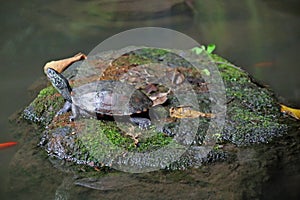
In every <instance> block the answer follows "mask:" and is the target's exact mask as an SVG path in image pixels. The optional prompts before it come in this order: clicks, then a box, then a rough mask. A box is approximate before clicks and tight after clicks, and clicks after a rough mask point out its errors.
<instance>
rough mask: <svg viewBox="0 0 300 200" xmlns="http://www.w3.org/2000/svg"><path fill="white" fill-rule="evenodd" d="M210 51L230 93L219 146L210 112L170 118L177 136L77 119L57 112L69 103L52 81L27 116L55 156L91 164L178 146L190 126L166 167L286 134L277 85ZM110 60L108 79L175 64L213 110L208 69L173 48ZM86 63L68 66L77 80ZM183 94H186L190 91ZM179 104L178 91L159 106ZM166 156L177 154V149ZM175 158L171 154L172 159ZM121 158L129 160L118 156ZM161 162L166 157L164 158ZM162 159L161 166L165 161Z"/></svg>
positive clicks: (170, 126)
mask: <svg viewBox="0 0 300 200" xmlns="http://www.w3.org/2000/svg"><path fill="white" fill-rule="evenodd" d="M187 51H188V50H187ZM111 53H115V52H111ZM106 56H107V57H108V58H111V57H113V56H110V55H109V53H108V55H106ZM208 56H209V57H210V58H211V60H210V61H209V62H211V63H213V64H215V65H216V66H217V69H218V70H219V72H220V75H221V77H222V79H223V82H224V86H225V89H226V90H225V95H226V99H227V102H226V107H227V113H226V115H225V124H224V127H223V129H222V131H216V132H215V133H213V134H212V137H213V138H214V139H215V140H216V143H215V144H214V148H213V149H211V148H209V149H207V148H205V137H206V131H207V130H208V126H209V122H210V121H211V119H210V118H202V117H198V118H197V120H196V121H195V120H193V119H180V120H179V119H177V120H173V121H171V122H170V123H168V127H164V128H168V129H169V130H170V131H172V132H173V133H176V134H177V136H176V134H175V136H174V137H171V136H166V135H165V134H164V133H163V132H162V131H158V130H157V129H156V127H151V128H149V129H148V130H146V131H141V130H138V128H134V127H133V126H132V125H131V124H128V123H123V124H121V125H120V124H118V125H117V124H116V122H114V121H110V120H105V119H103V120H94V119H81V120H78V121H77V122H76V123H74V122H69V120H68V119H69V118H68V117H69V115H70V113H67V114H64V115H61V116H58V117H55V113H56V112H57V111H58V110H59V109H60V108H61V107H62V106H63V104H64V100H63V98H62V97H61V96H60V95H59V94H58V92H57V91H56V90H55V89H54V88H53V87H52V86H51V85H50V84H49V86H48V87H46V88H44V89H43V90H41V91H40V93H39V94H38V96H37V97H36V98H35V99H34V100H33V102H32V103H31V104H30V105H29V106H28V107H27V108H26V109H25V110H24V112H23V118H24V119H26V120H28V121H30V122H32V123H35V124H39V125H40V129H41V142H40V145H41V146H42V147H43V148H45V150H46V151H47V152H48V154H49V155H50V156H54V157H57V158H59V159H66V160H68V161H72V162H75V163H78V164H84V165H89V166H112V165H113V164H114V163H113V162H117V161H116V160H118V159H119V158H118V159H117V158H115V157H113V156H109V155H115V153H116V152H118V155H124V154H126V153H131V152H137V153H143V152H146V151H155V150H157V149H160V148H164V147H166V146H171V147H172V148H174V149H176V148H177V146H176V145H177V144H176V142H174V138H176V137H177V139H178V137H179V136H178V135H185V134H186V133H185V132H188V131H190V130H189V127H195V128H196V129H197V130H196V134H195V137H193V138H191V139H190V141H186V142H187V143H188V144H189V147H188V148H187V149H186V151H185V152H184V153H183V154H182V155H181V157H180V159H177V160H174V162H172V163H171V164H170V165H168V166H166V165H163V164H161V166H162V167H163V168H171V169H179V168H183V167H187V166H198V165H201V164H202V163H203V162H213V161H215V160H220V159H225V158H226V157H227V156H228V154H229V153H228V152H226V150H224V149H222V148H221V147H222V146H226V145H234V146H237V147H238V146H245V145H251V144H258V143H267V142H270V141H272V140H273V139H274V138H275V137H277V136H281V135H283V134H285V133H286V131H287V128H288V122H287V121H286V119H285V118H284V117H283V116H282V114H281V113H280V107H279V104H278V102H277V99H276V98H275V96H274V94H273V93H272V91H270V90H269V89H268V88H266V87H264V86H262V85H261V84H259V83H258V82H256V81H255V80H254V79H253V78H252V77H251V76H249V75H248V74H247V73H246V72H245V71H243V70H241V69H239V68H237V67H236V66H234V65H232V64H231V63H229V62H228V61H226V60H225V59H223V58H221V57H219V56H217V55H213V54H210V55H208ZM107 62H108V61H107ZM195 62H201V59H199V60H195ZM108 63H111V65H110V67H109V68H107V70H106V71H105V72H104V73H103V74H104V75H103V76H102V77H101V79H102V80H104V79H117V80H118V79H119V78H120V77H122V76H120V71H123V72H126V71H128V70H129V69H134V68H135V67H136V66H139V65H145V64H148V63H163V64H165V65H167V66H169V67H171V68H175V69H176V70H178V71H180V73H182V74H183V75H184V77H185V79H186V80H187V81H188V82H189V83H190V84H191V85H193V90H194V91H196V92H195V93H196V96H197V101H198V103H199V109H200V110H201V111H202V112H204V113H210V112H211V108H210V103H211V101H213V100H212V99H211V98H210V96H209V95H208V93H209V91H208V90H207V88H206V86H205V81H203V76H205V75H204V74H203V73H205V72H199V71H197V70H196V71H195V70H193V67H192V65H191V63H190V62H188V61H186V60H185V59H183V58H182V57H180V56H178V55H176V54H174V53H172V52H170V51H168V50H162V49H152V48H135V49H133V50H132V51H128V52H126V53H124V54H120V55H119V56H118V58H116V59H114V60H110V61H109V62H108ZM80 64H81V63H80V62H77V63H74V64H73V65H72V66H70V67H69V68H68V69H67V70H66V71H65V72H64V75H65V76H66V77H67V78H68V79H69V80H70V81H71V84H72V80H74V74H76V73H77V70H78V67H79V66H80ZM116 69H117V70H116ZM208 75H209V74H208ZM120 79H121V78H120ZM158 90H159V89H158ZM181 95H182V96H184V95H185V94H184V93H183V94H181ZM179 104H180V102H178V101H177V100H176V98H175V96H174V95H172V94H168V100H167V103H165V104H163V105H162V106H160V107H159V108H160V109H161V112H162V115H163V116H165V115H166V114H165V112H168V110H169V109H170V107H173V106H180V105H179ZM158 113H159V112H158ZM168 117H169V116H168ZM180 123H181V124H182V123H183V124H184V125H185V126H186V128H185V126H183V128H182V127H181V128H179V124H180ZM81 124H83V126H81ZM120 126H121V127H120ZM89 129H91V130H89ZM85 132H88V134H85ZM141 132H143V133H141ZM91 133H92V134H91ZM120 149H121V150H120ZM120 151H121V152H120ZM203 155H206V156H203ZM165 156H166V157H172V155H171V153H170V154H168V155H165ZM172 159H173V158H170V160H172ZM172 161H173V160H172ZM118 162H123V161H120V160H118ZM124 162H125V161H124ZM126 162H129V161H126ZM130 162H133V165H135V164H136V165H140V167H144V166H147V165H148V164H149V165H150V164H151V163H147V162H146V163H145V161H143V160H141V159H136V160H131V161H130ZM157 162H162V163H163V162H164V161H163V160H162V161H157ZM141 163H142V164H141ZM121 164H122V163H121ZM123 164H124V163H123ZM157 165H158V166H160V163H158V164H157Z"/></svg>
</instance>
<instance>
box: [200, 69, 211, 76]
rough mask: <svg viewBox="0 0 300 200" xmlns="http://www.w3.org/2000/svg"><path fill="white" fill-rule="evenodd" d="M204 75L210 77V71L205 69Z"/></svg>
mask: <svg viewBox="0 0 300 200" xmlns="http://www.w3.org/2000/svg"><path fill="white" fill-rule="evenodd" d="M202 73H203V74H205V75H206V76H210V71H209V70H208V69H203V70H202Z"/></svg>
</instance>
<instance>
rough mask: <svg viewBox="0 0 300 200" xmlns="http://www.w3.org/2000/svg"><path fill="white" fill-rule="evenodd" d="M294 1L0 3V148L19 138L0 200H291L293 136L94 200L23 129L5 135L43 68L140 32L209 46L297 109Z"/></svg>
mask: <svg viewBox="0 0 300 200" xmlns="http://www.w3.org/2000/svg"><path fill="white" fill-rule="evenodd" d="M296 1H297V0H289V1H288V3H287V1H285V2H283V1H279V0H264V1H259V0H246V1H238V0H228V1H226V2H220V1H215V0H201V1H196V0H195V1H191V0H189V1H187V2H189V6H187V4H185V3H184V2H183V0H168V1H158V0H152V1H146V0H142V1H127V0H118V1H117V0H113V1H108V0H102V1H93V0H90V1H70V0H66V1H51V2H47V4H45V2H44V1H37V0H31V1H22V2H19V1H18V2H17V1H5V2H2V4H1V7H0V15H1V17H0V22H1V37H0V44H1V47H0V56H1V61H2V67H1V68H0V74H1V79H0V81H1V86H2V87H0V93H1V94H2V95H1V98H0V105H1V112H0V127H1V133H2V134H0V143H1V142H5V141H9V140H13V136H12V135H11V134H9V133H11V132H17V134H19V135H22V139H20V145H19V146H18V148H19V150H18V151H17V148H15V149H9V150H5V151H0V158H1V162H0V174H1V187H0V199H7V196H10V197H11V198H10V199H41V198H43V199H54V197H55V194H56V193H57V194H58V195H60V194H62V193H59V192H60V191H65V193H64V195H66V196H65V197H66V198H67V197H68V198H69V199H76V198H77V199H80V198H79V197H81V198H83V196H85V197H87V198H89V199H97V198H100V197H102V198H103V199H107V198H111V199H113V198H120V197H125V198H127V199H132V198H136V197H139V198H143V199H147V198H148V199H150V198H158V196H157V195H156V194H161V199H164V198H165V199H166V198H171V197H174V198H180V197H182V198H183V197H187V196H188V197H190V198H191V199H199V198H200V199H201V198H214V197H215V198H214V199H216V198H217V199H218V197H219V198H224V199H226V197H228V198H232V195H234V197H236V198H237V199H241V198H244V197H245V196H243V195H248V196H246V197H249V196H250V197H257V195H258V194H260V193H263V197H264V199H272V198H273V199H276V198H278V197H280V196H279V193H280V192H284V193H286V194H287V193H290V196H288V195H286V196H285V197H288V198H291V199H292V198H294V197H296V196H295V195H297V190H296V189H295V188H297V187H296V186H297V181H298V182H299V159H297V158H299V157H300V156H299V145H298V144H299V133H298V136H297V132H296V131H294V134H291V135H290V137H288V138H283V139H282V140H281V142H278V143H276V144H275V145H274V144H273V145H267V146H259V147H258V148H257V149H255V150H253V149H250V150H249V149H248V150H247V149H246V150H243V149H240V150H239V151H240V152H239V153H238V155H239V156H238V158H237V159H238V161H237V162H234V163H229V164H228V163H217V164H215V165H213V166H205V167H203V168H200V169H191V170H186V171H184V172H169V173H165V172H157V173H153V174H143V175H140V176H136V177H134V178H133V180H134V181H136V180H138V181H139V182H141V184H140V185H139V186H132V187H129V188H120V189H119V190H118V191H117V192H116V191H109V192H107V191H104V192H103V191H102V192H101V191H98V190H91V189H88V188H83V187H79V186H74V185H71V186H70V185H68V184H70V182H71V183H72V181H75V180H76V178H78V177H74V172H72V171H66V170H65V169H64V170H61V169H60V170H58V169H57V168H55V167H57V166H55V167H53V165H52V164H50V163H49V162H48V160H46V155H44V152H42V151H41V150H40V149H39V148H37V147H36V143H37V141H38V139H37V138H38V133H34V132H33V130H28V127H27V128H26V129H24V128H20V129H18V130H15V128H14V129H11V130H9V129H8V120H7V118H8V116H9V115H10V114H11V113H13V112H14V111H16V110H17V109H19V108H21V107H22V106H25V105H26V104H27V103H28V102H29V99H30V97H28V90H27V88H28V87H29V86H30V85H31V84H32V83H33V82H34V81H36V77H40V76H43V74H42V73H43V72H42V66H43V64H44V63H45V62H47V61H48V60H50V59H58V58H63V57H66V56H68V55H72V54H74V53H76V52H78V51H83V52H85V53H88V52H89V51H90V50H91V49H92V48H94V47H95V46H96V45H97V44H98V43H100V42H101V41H103V40H104V39H106V38H107V37H109V36H111V35H113V34H116V33H118V32H120V31H123V30H126V29H129V28H134V27H141V26H162V27H167V28H172V29H176V30H178V31H181V32H183V33H186V34H188V35H190V36H192V37H193V38H195V39H196V40H198V41H199V42H200V43H215V44H216V45H217V53H218V54H220V55H222V56H224V57H225V58H228V59H229V60H231V61H233V62H235V63H236V64H238V65H240V66H242V67H243V68H246V70H247V71H249V72H250V73H252V74H253V75H254V76H255V77H256V78H259V79H260V80H262V81H263V82H264V83H267V84H269V85H270V86H271V87H272V88H273V89H274V90H275V91H276V93H278V94H279V95H282V96H283V97H284V98H286V99H287V100H288V101H289V102H292V103H293V104H294V106H298V107H299V106H300V104H299V102H300V89H299V88H300V82H299V79H298V76H299V74H300V71H299V70H300V68H299V67H298V63H300V60H299V59H300V58H299V56H298V46H299V12H298V10H299V2H296ZM258 63H259V64H258ZM261 63H269V64H268V65H265V64H261ZM287 77H288V78H287ZM38 80H39V79H38ZM43 84H44V83H43ZM37 88H38V87H37ZM33 93H34V94H35V93H36V91H35V92H33ZM298 132H299V130H298ZM34 135H36V137H37V138H34ZM284 139H285V140H287V141H288V142H285V140H284ZM276 145H277V147H276ZM15 151H17V152H15ZM246 156H247V157H246ZM240 158H243V160H240ZM11 159H12V161H11V163H10V160H11ZM9 163H10V164H9ZM287 166H289V167H287ZM279 168H281V169H283V171H280V170H278V169H279ZM67 169H68V168H67ZM8 170H9V172H8ZM220 172H223V173H221V174H220ZM293 175H295V177H296V178H292V177H293ZM2 177H3V178H2ZM63 177H66V179H65V180H64V178H63ZM297 177H298V178H297ZM131 178H132V177H131ZM281 178H283V179H281ZM8 181H9V182H8ZM134 181H133V182H134ZM266 181H267V183H268V184H266V185H263V186H262V183H261V182H266ZM129 182H130V181H129ZM279 186H280V187H279ZM273 188H276V190H277V192H274V190H273ZM4 190H8V191H10V194H9V195H8V194H6V193H4ZM239 190H240V191H239ZM57 191H58V192H57ZM68 192H69V193H68ZM243 192H244V194H243ZM251 195H252V196H251ZM276 195H277V196H276ZM298 195H299V193H298ZM123 199H124V198H123Z"/></svg>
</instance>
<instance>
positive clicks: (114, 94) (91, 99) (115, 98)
mask: <svg viewBox="0 0 300 200" xmlns="http://www.w3.org/2000/svg"><path fill="white" fill-rule="evenodd" d="M46 74H47V76H48V78H49V80H50V81H51V83H52V85H53V86H54V87H55V88H56V89H57V90H58V92H59V93H60V94H61V95H62V96H63V98H64V99H65V100H66V102H65V104H64V106H63V108H61V109H60V110H59V111H58V112H57V115H61V114H63V113H66V112H68V111H69V110H72V114H73V115H72V116H71V117H70V120H74V119H76V118H79V117H83V118H87V117H88V118H97V116H99V115H107V116H130V115H132V114H137V113H142V112H145V111H147V110H148V109H149V108H150V107H151V106H152V105H153V102H152V101H151V100H150V99H149V98H148V96H146V95H145V94H144V93H143V92H141V91H139V90H136V89H135V88H134V86H132V85H129V84H126V83H121V82H120V81H112V80H102V81H94V82H91V83H87V84H84V85H81V86H79V87H75V88H71V87H70V84H69V82H68V80H67V79H66V78H65V77H64V76H63V75H62V74H60V73H58V72H57V71H56V70H54V69H52V68H48V69H47V70H46ZM129 119H130V121H131V122H133V123H136V124H138V125H139V127H140V128H147V127H148V126H150V125H151V121H150V120H149V119H147V118H143V117H130V118H129Z"/></svg>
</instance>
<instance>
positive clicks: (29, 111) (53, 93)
mask: <svg viewBox="0 0 300 200" xmlns="http://www.w3.org/2000/svg"><path fill="white" fill-rule="evenodd" d="M64 102H65V101H64V99H63V97H62V96H61V95H60V94H59V93H58V92H57V90H56V89H55V88H54V87H53V86H48V87H46V88H44V89H42V90H41V91H40V93H39V94H38V95H37V97H36V98H35V99H34V101H33V102H32V103H31V104H30V105H29V106H28V107H27V108H26V109H25V110H24V112H23V117H24V118H25V119H27V120H30V121H33V122H38V123H42V124H47V123H49V122H50V121H51V120H52V119H53V117H54V116H55V114H56V113H57V111H58V110H59V109H60V108H62V106H63V104H64Z"/></svg>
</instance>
